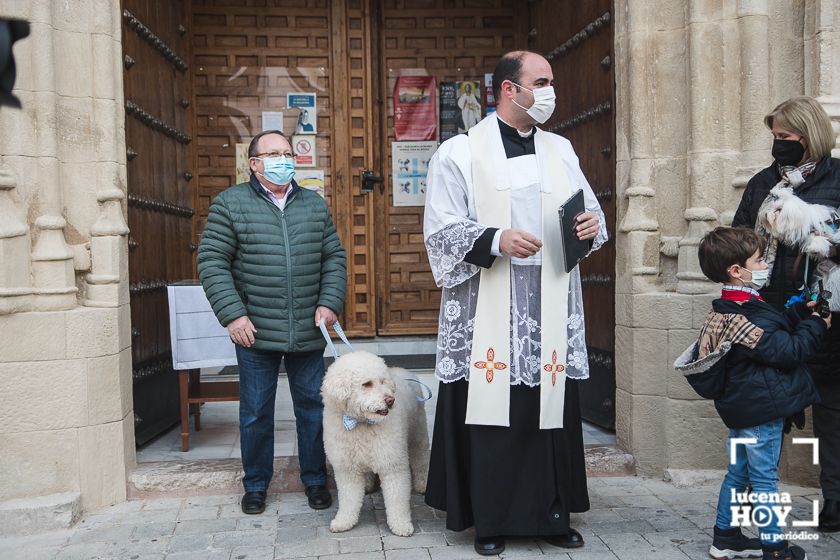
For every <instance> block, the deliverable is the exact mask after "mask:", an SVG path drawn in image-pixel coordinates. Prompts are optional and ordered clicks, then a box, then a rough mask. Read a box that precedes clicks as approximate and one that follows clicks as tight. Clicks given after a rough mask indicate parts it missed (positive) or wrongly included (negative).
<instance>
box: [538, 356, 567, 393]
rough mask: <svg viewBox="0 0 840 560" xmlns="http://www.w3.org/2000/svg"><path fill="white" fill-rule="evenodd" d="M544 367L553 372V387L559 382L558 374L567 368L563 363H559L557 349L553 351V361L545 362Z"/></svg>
mask: <svg viewBox="0 0 840 560" xmlns="http://www.w3.org/2000/svg"><path fill="white" fill-rule="evenodd" d="M543 369H544V370H545V371H546V372H548V373H550V374H551V386H552V387H553V386H554V385H555V383H557V374H558V373H561V372H562V371H563V370H565V369H566V367H565V366H564V365H563V364H558V363H557V350H555V351H554V352H552V353H551V363H550V364H545V365H544V366H543Z"/></svg>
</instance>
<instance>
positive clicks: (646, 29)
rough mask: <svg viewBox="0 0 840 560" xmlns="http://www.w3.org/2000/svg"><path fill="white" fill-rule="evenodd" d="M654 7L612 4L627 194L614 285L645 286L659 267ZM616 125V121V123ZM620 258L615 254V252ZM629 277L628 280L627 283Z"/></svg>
mask: <svg viewBox="0 0 840 560" xmlns="http://www.w3.org/2000/svg"><path fill="white" fill-rule="evenodd" d="M655 11H656V10H655V7H654V6H653V5H652V4H650V3H644V4H642V5H638V4H634V5H632V7H631V5H630V3H628V4H627V5H626V6H621V3H619V6H617V8H616V58H617V60H619V61H620V62H621V61H624V64H625V65H626V67H625V68H621V64H620V65H619V68H617V71H618V72H619V73H621V74H623V75H622V76H621V78H620V82H623V84H624V91H619V92H618V94H617V95H616V104H617V108H616V114H617V118H618V119H622V120H623V122H624V123H625V124H624V126H623V127H620V128H623V132H624V134H618V133H617V134H616V136H617V138H616V143H617V144H618V147H617V152H618V157H617V166H618V169H617V173H616V175H617V177H618V183H619V189H618V192H619V193H620V194H622V195H623V197H620V198H619V200H621V198H625V197H626V199H627V203H626V207H625V209H624V210H625V211H624V213H623V214H624V217H623V219H622V220H621V221H620V225H619V232H621V233H625V234H626V237H624V239H621V240H620V242H619V243H618V246H617V251H616V252H617V254H621V253H624V255H625V256H624V259H622V260H624V262H623V263H621V265H622V266H623V268H624V271H625V275H624V276H622V275H621V274H619V275H617V276H618V278H619V279H620V280H619V282H620V285H619V284H617V291H624V292H641V291H648V290H649V289H650V285H651V284H652V283H653V282H655V276H656V274H657V273H658V271H659V232H658V229H659V226H658V224H657V221H656V201H655V199H654V195H655V191H654V189H653V179H654V177H653V174H654V149H653V138H654V134H653V130H654V114H655V112H654V108H653V105H654V99H653V97H652V96H651V95H650V92H651V91H652V89H653V87H652V85H653V82H654V80H655V75H654V74H653V73H652V72H650V71H649V68H650V66H651V65H652V62H653V57H654V38H653V33H652V32H651V29H650V26H651V24H652V21H653V20H654V19H655V18H654V13H655ZM617 128H618V127H617ZM619 258H620V257H619ZM628 282H629V284H628Z"/></svg>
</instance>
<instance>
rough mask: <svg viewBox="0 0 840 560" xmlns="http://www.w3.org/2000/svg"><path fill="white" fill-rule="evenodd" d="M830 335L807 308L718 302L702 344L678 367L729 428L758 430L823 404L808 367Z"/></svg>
mask: <svg viewBox="0 0 840 560" xmlns="http://www.w3.org/2000/svg"><path fill="white" fill-rule="evenodd" d="M712 330H713V331H715V332H711V333H710V332H709V331H712ZM825 331H826V326H825V322H824V321H823V320H822V319H820V318H819V317H816V316H813V315H811V310H810V309H808V308H807V307H806V306H805V305H804V304H797V305H796V306H794V307H791V308H790V309H787V310H785V312H784V313H780V312H779V311H777V310H776V309H774V308H773V307H772V306H771V305H769V304H768V303H765V302H764V301H761V300H760V299H758V298H755V297H753V298H752V299H750V300H749V301H745V302H743V303H737V302H734V301H729V300H724V299H716V300H715V301H714V302H712V311H711V312H710V313H709V315H708V317H707V318H706V324H705V325H704V328H703V330H702V331H701V337H700V339H699V340H698V341H697V342H695V343H694V344H692V345H691V347H689V348H688V349H687V350H686V351H685V352H683V354H682V355H681V356H680V357H679V358H678V359H677V361H676V362H675V363H674V367H675V368H676V369H677V370H678V371H680V372H682V373H683V374H684V375H685V376H686V379H687V380H688V382H689V383H690V384H691V386H692V387H693V388H694V389H695V390H696V391H697V393H698V394H699V395H700V396H702V397H705V398H709V399H714V401H715V408H716V409H717V411H718V414H720V417H721V419H722V420H723V422H724V424H726V425H727V426H728V427H729V428H736V429H737V428H749V427H751V426H758V425H760V424H764V423H767V422H770V421H771V420H777V419H779V418H786V417H789V416H793V415H795V414H797V413H799V412H801V411H802V410H803V409H804V408H806V407H807V406H810V405H811V404H813V403H815V402H819V396H818V395H817V390H816V387H815V386H814V382H813V381H812V379H811V376H810V375H809V374H808V367H807V366H806V365H805V361H806V360H807V359H808V358H809V357H810V356H811V354H813V353H814V352H815V351H816V350H817V348H818V347H819V345H820V342H821V339H822V337H823V334H824V333H825ZM701 356H702V357H701Z"/></svg>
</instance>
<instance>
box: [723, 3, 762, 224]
mask: <svg viewBox="0 0 840 560" xmlns="http://www.w3.org/2000/svg"><path fill="white" fill-rule="evenodd" d="M768 20H769V18H768V2H767V0H739V1H738V34H739V36H740V40H741V45H740V47H741V48H740V58H741V61H740V67H741V96H740V106H741V107H740V109H741V110H740V114H741V121H740V124H741V126H740V136H741V155H740V158H739V160H738V166H737V168H736V169H735V178H734V179H733V181H732V186H733V187H734V188H735V189H738V191H737V198H738V199H740V198H741V194H742V191H741V190H740V189H743V188H744V187H746V186H747V182H748V181H749V180H750V178H751V177H752V176H753V175H755V174H756V172H758V171H759V170H760V169H762V168H764V167H766V166H767V165H768V164H769V163H770V159H771V158H770V141H769V138H770V135H769V133H768V131H767V129H766V127H765V126H764V123H763V119H764V115H766V114H767V112H768V111H769V110H770V108H771V107H770V59H769V52H768V50H767V41H768ZM734 214H735V212H734V209H733V210H730V211H726V212H724V213H723V214H722V220H721V221H723V222H724V223H727V224H729V223H731V222H732V217H733V216H734Z"/></svg>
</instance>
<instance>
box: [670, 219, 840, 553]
mask: <svg viewBox="0 0 840 560" xmlns="http://www.w3.org/2000/svg"><path fill="white" fill-rule="evenodd" d="M764 244H765V241H764V239H763V238H762V237H761V236H759V235H758V234H757V233H755V232H754V231H753V230H749V229H741V228H727V227H719V228H717V229H715V230H714V231H712V232H709V233H708V234H707V235H706V236H705V237H704V238H703V240H702V241H701V242H700V247H699V251H698V255H699V258H700V268H701V270H702V271H703V274H705V275H706V276H707V277H708V278H709V279H710V280H712V281H713V282H720V283H722V284H723V291H722V293H721V297H720V299H716V300H714V302H712V311H711V312H710V313H709V315H708V316H707V318H706V322H705V324H704V325H703V328H702V329H701V331H700V337H699V339H698V340H697V342H695V343H694V344H693V345H692V346H691V347H690V348H689V349H688V350H686V351H685V352H684V353H683V355H682V356H680V358H678V359H677V362H676V363H675V364H674V365H675V367H676V368H677V369H678V370H680V371H682V372H683V373H684V374H685V375H686V379H687V380H688V381H689V383H690V384H691V385H692V387H694V388H695V390H697V392H698V393H699V394H700V395H701V396H703V397H706V398H711V399H714V401H715V408H716V409H717V411H718V414H720V417H721V419H722V420H723V422H724V424H726V426H727V427H728V428H729V437H728V439H727V442H726V449H727V456H728V457H729V455H730V454H731V455H732V456H731V457H729V460H728V461H727V463H728V465H729V470H728V472H727V473H726V476H725V477H724V479H723V484H721V487H720V497H719V499H718V508H717V520H716V521H715V528H714V541H713V543H712V546H711V547H710V549H709V554H710V555H711V556H712V557H713V558H748V557H759V556H762V557H763V558H764V559H765V560H770V559H774V560H775V559H784V560H804V559H805V558H807V556H806V555H805V551H804V550H802V549H801V548H800V547H798V546H792V545H789V544H788V542H787V541H786V540H784V539H783V535H782V533H783V530H782V528H780V526H779V517H778V515H776V514H773V513H771V514H770V515H769V517H765V518H764V519H761V518H760V516H759V518H760V519H761V523H760V524H761V525H765V521H766V526H761V527H758V528H757V529H758V531H759V536H760V537H761V538H760V539H750V538H747V537H746V536H745V535H743V534H742V533H741V529H740V525H741V524H742V523H743V522H744V519H745V518H744V512H745V511H746V512H750V511H751V509H752V510H755V511H753V513H757V510H759V509H761V510H762V512H768V511H772V510H770V509H768V508H767V507H763V505H762V503H761V502H760V501H758V500H755V503H742V502H743V500H744V495H745V494H746V492H747V489H748V488H750V494H749V496H750V497H751V498H750V499H754V498H756V497H761V496H765V497H766V498H767V499H769V500H774V499H777V496H778V486H777V480H778V463H779V454H780V453H781V446H782V432H783V429H784V423H785V419H786V418H788V417H791V416H794V415H797V414H799V413H801V412H802V410H803V409H805V408H806V407H807V406H809V405H811V404H813V403H815V402H817V401H818V400H819V397H818V396H817V391H816V388H815V387H814V383H813V381H812V380H811V376H810V375H809V373H808V368H807V366H806V365H805V361H806V360H807V359H808V358H809V356H810V355H811V354H813V353H814V351H816V349H817V347H818V345H819V342H820V339H821V338H822V335H823V334H824V333H825V331H826V330H827V329H828V327H829V326H830V325H831V318H830V317H828V318H825V319H823V318H821V317H820V315H819V314H818V313H815V312H813V307H814V305H815V303H813V302H812V303H809V304H807V305H806V304H804V303H799V304H796V305H794V306H793V307H790V308H789V309H787V310H785V311H784V312H779V311H777V310H776V309H775V308H773V307H772V306H770V305H769V304H767V303H765V302H764V300H762V299H761V296H760V295H759V293H758V290H759V289H761V288H762V287H763V286H764V284H765V283H766V281H767V274H768V272H769V270H768V268H767V264H766V263H765V262H764V259H763V257H762V256H761V255H762V254H763V252H764ZM735 438H747V439H751V440H753V441H754V442H752V443H744V442H743V441H741V442H737V445H736V446H735V447H734V448H733V447H732V440H733V439H735ZM730 450H732V451H731V452H730ZM739 494H740V496H739ZM769 505H772V504H769ZM776 505H782V506H784V504H783V503H782V504H778V503H777V504H776ZM745 506H746V507H745ZM733 510H735V513H736V514H737V515H735V516H733ZM733 518H735V519H734V522H733ZM750 519H752V516H750ZM786 521H787V526H785V531H791V530H792V527H791V526H790V521H791V519H790V518H789V517H788V518H787V520H786Z"/></svg>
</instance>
